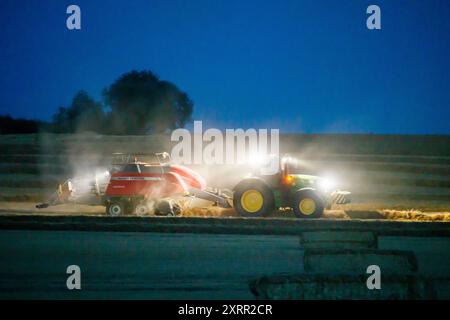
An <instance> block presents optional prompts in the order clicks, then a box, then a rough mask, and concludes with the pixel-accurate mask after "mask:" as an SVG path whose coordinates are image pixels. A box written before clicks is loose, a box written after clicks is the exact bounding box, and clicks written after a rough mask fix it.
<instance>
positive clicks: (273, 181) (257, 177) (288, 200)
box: [233, 156, 350, 218]
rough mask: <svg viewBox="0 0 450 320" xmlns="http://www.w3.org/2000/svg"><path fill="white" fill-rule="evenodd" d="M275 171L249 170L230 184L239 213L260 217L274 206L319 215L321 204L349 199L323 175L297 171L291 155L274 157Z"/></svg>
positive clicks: (304, 215) (308, 215)
mask: <svg viewBox="0 0 450 320" xmlns="http://www.w3.org/2000/svg"><path fill="white" fill-rule="evenodd" d="M277 162H278V165H279V170H277V171H278V172H277V173H276V174H272V175H266V174H265V175H262V174H252V175H251V176H249V177H247V178H245V179H243V180H242V181H240V182H239V183H238V184H237V185H236V187H235V188H234V195H233V205H234V208H235V210H236V211H237V212H238V213H239V214H240V215H241V216H243V217H262V216H266V215H268V214H270V213H271V212H273V211H274V209H278V208H286V207H289V208H292V209H293V211H294V214H295V215H296V216H297V217H299V218H319V217H321V216H322V214H323V212H324V209H325V208H327V209H328V208H330V207H331V205H333V204H345V203H349V202H350V192H348V191H337V190H332V187H333V186H332V184H331V183H330V181H328V180H327V179H325V178H321V177H318V176H312V175H305V174H300V173H299V171H301V168H300V166H299V162H298V161H297V160H296V159H293V158H291V157H287V156H285V157H282V158H279V160H277Z"/></svg>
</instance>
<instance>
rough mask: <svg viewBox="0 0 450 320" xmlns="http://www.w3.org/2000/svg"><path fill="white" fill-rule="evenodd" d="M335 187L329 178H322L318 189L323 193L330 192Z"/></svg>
mask: <svg viewBox="0 0 450 320" xmlns="http://www.w3.org/2000/svg"><path fill="white" fill-rule="evenodd" d="M335 186H336V183H335V182H334V181H333V180H332V179H329V178H323V179H321V180H320V181H319V189H320V190H322V191H325V192H328V191H331V190H332V189H333V188H334V187H335Z"/></svg>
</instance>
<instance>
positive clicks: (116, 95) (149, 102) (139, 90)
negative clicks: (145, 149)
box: [103, 71, 193, 134]
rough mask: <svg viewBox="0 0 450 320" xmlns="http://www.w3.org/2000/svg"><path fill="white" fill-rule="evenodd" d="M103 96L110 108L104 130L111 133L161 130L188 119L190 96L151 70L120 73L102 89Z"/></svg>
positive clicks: (182, 123)
mask: <svg viewBox="0 0 450 320" xmlns="http://www.w3.org/2000/svg"><path fill="white" fill-rule="evenodd" d="M103 97H104V101H105V104H106V105H108V106H109V107H110V108H111V113H110V114H109V115H108V121H107V124H106V127H107V129H106V130H107V131H109V132H110V133H113V134H147V133H161V132H165V131H167V130H173V129H175V128H180V127H184V126H185V124H186V123H187V122H188V121H190V120H191V115H192V109H193V102H192V101H191V99H190V98H189V96H188V95H187V94H186V93H185V92H183V91H181V90H180V89H178V87H177V86H176V85H174V84H173V83H171V82H168V81H163V80H160V79H159V78H158V77H157V76H156V75H155V74H153V73H152V72H151V71H131V72H128V73H125V74H123V75H122V76H121V77H120V78H119V79H118V80H116V81H115V82H114V83H113V84H112V85H111V86H109V87H108V88H106V89H105V90H104V91H103Z"/></svg>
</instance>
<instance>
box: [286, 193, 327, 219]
mask: <svg viewBox="0 0 450 320" xmlns="http://www.w3.org/2000/svg"><path fill="white" fill-rule="evenodd" d="M292 207H293V209H294V214H295V215H296V216H297V217H298V218H320V217H321V216H322V214H323V209H324V203H323V200H322V199H321V198H320V197H319V196H318V195H317V193H316V192H314V190H299V191H297V192H296V193H295V195H294V203H293V206H292Z"/></svg>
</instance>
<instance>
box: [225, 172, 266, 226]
mask: <svg viewBox="0 0 450 320" xmlns="http://www.w3.org/2000/svg"><path fill="white" fill-rule="evenodd" d="M233 206H234V209H235V210H236V212H237V213H238V214H239V215H241V216H242V217H247V218H254V217H262V216H266V215H268V214H269V213H271V212H272V210H273V208H274V196H273V193H272V190H270V188H269V187H268V186H267V185H266V184H265V183H264V182H263V181H261V180H259V179H246V180H243V181H241V182H240V183H239V184H238V185H237V186H236V187H235V188H234V195H233Z"/></svg>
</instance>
